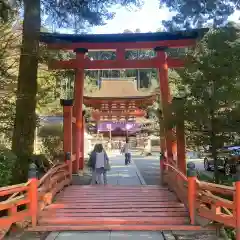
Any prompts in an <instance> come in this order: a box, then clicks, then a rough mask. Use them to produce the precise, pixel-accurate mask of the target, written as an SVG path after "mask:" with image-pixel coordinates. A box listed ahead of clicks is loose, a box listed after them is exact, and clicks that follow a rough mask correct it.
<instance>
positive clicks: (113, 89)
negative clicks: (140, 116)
mask: <svg viewBox="0 0 240 240" xmlns="http://www.w3.org/2000/svg"><path fill="white" fill-rule="evenodd" d="M152 96H155V93H153V92H150V91H146V92H144V91H138V90H137V88H136V84H135V82H134V81H133V79H131V80H129V79H121V78H120V79H102V82H101V88H100V89H99V90H97V91H95V92H93V93H91V94H88V95H87V96H84V98H88V99H89V98H91V99H119V100H120V99H126V98H127V99H141V98H147V97H152Z"/></svg>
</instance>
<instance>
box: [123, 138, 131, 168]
mask: <svg viewBox="0 0 240 240" xmlns="http://www.w3.org/2000/svg"><path fill="white" fill-rule="evenodd" d="M123 153H124V155H125V165H128V164H129V163H130V162H131V153H130V150H129V141H128V139H126V143H125V144H124V146H123Z"/></svg>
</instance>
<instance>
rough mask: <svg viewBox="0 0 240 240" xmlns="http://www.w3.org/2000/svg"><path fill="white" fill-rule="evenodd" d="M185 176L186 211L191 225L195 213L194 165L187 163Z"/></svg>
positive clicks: (194, 221) (194, 220)
mask: <svg viewBox="0 0 240 240" xmlns="http://www.w3.org/2000/svg"><path fill="white" fill-rule="evenodd" d="M187 168H188V170H187V176H188V210H189V215H190V222H191V224H192V225H194V224H195V223H196V219H195V213H196V191H197V186H196V180H197V172H196V170H195V164H194V163H193V162H189V163H188V164H187Z"/></svg>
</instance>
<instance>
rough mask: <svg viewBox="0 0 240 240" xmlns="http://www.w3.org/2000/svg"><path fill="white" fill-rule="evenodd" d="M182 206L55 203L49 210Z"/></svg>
mask: <svg viewBox="0 0 240 240" xmlns="http://www.w3.org/2000/svg"><path fill="white" fill-rule="evenodd" d="M182 206H183V204H180V203H176V202H153V203H151V202H145V203H142V202H135V203H134V202H127V203H126V202H125V203H114V202H112V203H85V204H81V203H78V204H75V203H74V202H73V203H61V202H57V203H55V204H52V205H50V206H49V207H47V209H51V208H69V209H129V208H168V207H182Z"/></svg>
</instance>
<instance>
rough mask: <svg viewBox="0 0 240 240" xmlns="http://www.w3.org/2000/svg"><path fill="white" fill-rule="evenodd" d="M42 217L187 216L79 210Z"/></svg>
mask: <svg viewBox="0 0 240 240" xmlns="http://www.w3.org/2000/svg"><path fill="white" fill-rule="evenodd" d="M41 216H42V217H43V216H44V217H47V216H49V217H53V216H54V217H57V218H60V217H78V218H79V217H187V216H188V213H187V212H120V213H119V212H118V213H112V212H102V213H96V212H92V213H81V212H67V211H64V212H55V213H54V212H51V213H49V212H43V213H42V214H41Z"/></svg>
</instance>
